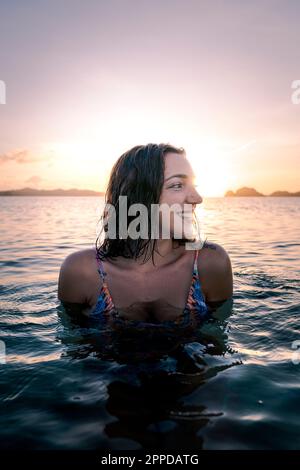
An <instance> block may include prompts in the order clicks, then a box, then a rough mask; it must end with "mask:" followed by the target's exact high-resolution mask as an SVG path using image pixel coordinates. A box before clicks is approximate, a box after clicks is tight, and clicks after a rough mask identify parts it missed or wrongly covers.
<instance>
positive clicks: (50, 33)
mask: <svg viewBox="0 0 300 470" xmlns="http://www.w3.org/2000/svg"><path fill="white" fill-rule="evenodd" d="M299 18H300V2H298V1H297V0H294V1H292V0H290V1H279V0H272V1H262V0H259V1H242V0H223V1H221V0H220V1H216V0H212V1H201V0H197V1H196V0H193V1H191V0H187V1H183V0H180V1H178V0H159V1H157V0H152V1H146V0H110V1H104V0H98V1H96V0H86V1H84V2H83V1H78V0H64V1H58V0H51V1H50V0H49V1H39V0H34V1H33V0H27V1H26V2H25V1H23V0H10V1H9V2H1V4H0V80H1V81H2V82H4V83H5V87H6V104H0V172H1V176H0V190H4V189H16V188H22V187H25V186H26V187H28V186H29V187H34V188H45V189H53V188H58V187H60V188H66V189H67V188H72V187H76V188H82V189H83V188H86V189H94V190H100V191H102V190H105V185H106V183H107V179H108V175H109V171H110V169H111V167H112V165H113V163H114V162H115V160H116V159H117V158H118V157H119V156H120V155H121V154H122V153H123V152H125V151H126V150H128V149H129V148H130V147H132V146H134V145H138V144H147V143H149V142H154V143H160V142H169V143H171V144H173V145H176V146H182V147H184V148H185V150H186V152H187V157H188V158H189V159H190V161H191V163H192V165H193V168H194V170H195V173H196V175H197V178H198V184H199V188H198V189H199V192H200V194H202V195H203V196H222V195H223V194H224V192H225V191H226V190H228V189H233V190H236V189H237V188H239V187H241V186H250V187H254V188H256V189H257V190H258V191H260V192H262V193H264V194H268V193H270V192H272V191H275V190H285V189H286V190H289V191H299V190H300V178H299V176H300V104H299V105H296V104H293V103H292V100H291V95H292V92H293V90H292V88H291V84H292V82H293V81H294V80H300V47H299V44H300V26H299ZM0 101H1V99H0Z"/></svg>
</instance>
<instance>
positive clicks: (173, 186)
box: [170, 183, 182, 189]
mask: <svg viewBox="0 0 300 470" xmlns="http://www.w3.org/2000/svg"><path fill="white" fill-rule="evenodd" d="M170 187H171V188H176V189H180V188H182V183H176V184H173V185H172V186H170Z"/></svg>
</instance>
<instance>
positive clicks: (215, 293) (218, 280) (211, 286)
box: [198, 242, 233, 301]
mask: <svg viewBox="0 0 300 470" xmlns="http://www.w3.org/2000/svg"><path fill="white" fill-rule="evenodd" d="M198 270H199V277H200V280H201V283H202V286H203V290H204V291H205V297H206V299H208V300H214V301H219V300H224V299H227V298H230V297H231V296H232V294H233V278H232V267H231V261H230V257H229V254H228V253H227V251H226V250H225V248H223V247H222V246H221V245H219V244H218V243H214V242H205V243H204V245H203V247H202V249H201V250H200V252H199V257H198Z"/></svg>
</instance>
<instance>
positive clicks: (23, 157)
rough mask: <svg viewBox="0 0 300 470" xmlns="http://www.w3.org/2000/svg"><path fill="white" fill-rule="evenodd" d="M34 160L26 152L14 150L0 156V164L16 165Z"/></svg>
mask: <svg viewBox="0 0 300 470" xmlns="http://www.w3.org/2000/svg"><path fill="white" fill-rule="evenodd" d="M35 160H36V159H35V158H33V157H32V156H31V155H30V154H29V152H28V150H15V151H13V152H8V153H3V154H2V155H0V164H2V165H3V164H4V163H9V162H16V163H31V162H33V161H35Z"/></svg>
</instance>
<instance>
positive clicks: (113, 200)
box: [96, 143, 190, 260]
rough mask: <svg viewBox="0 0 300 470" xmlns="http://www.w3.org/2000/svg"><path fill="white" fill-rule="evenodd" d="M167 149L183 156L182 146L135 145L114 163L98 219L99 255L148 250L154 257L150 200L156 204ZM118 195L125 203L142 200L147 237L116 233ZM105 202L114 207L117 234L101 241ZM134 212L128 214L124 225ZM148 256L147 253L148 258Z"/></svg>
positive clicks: (132, 255)
mask: <svg viewBox="0 0 300 470" xmlns="http://www.w3.org/2000/svg"><path fill="white" fill-rule="evenodd" d="M168 152H172V153H177V154H180V155H183V156H185V154H186V153H185V150H184V149H183V148H182V147H174V146H173V145H170V144H169V143H167V144H152V143H150V144H147V145H137V146H135V147H133V148H131V149H130V150H128V151H127V152H125V153H123V154H122V155H121V156H120V157H119V158H118V160H117V161H116V163H115V164H114V166H113V168H112V170H111V173H110V178H109V182H108V186H107V190H106V193H105V207H104V211H103V214H102V216H101V219H100V220H105V219H106V223H104V224H103V227H102V229H101V232H100V234H99V235H98V237H97V240H96V250H97V255H98V257H99V258H100V259H105V258H115V257H118V256H123V257H124V258H134V259H137V258H139V257H140V256H142V255H143V254H145V255H147V253H149V252H150V255H151V256H152V260H153V253H154V251H155V247H156V243H157V240H156V239H151V236H150V234H151V223H150V218H151V204H159V200H160V195H161V192H162V188H163V183H164V170H165V155H166V154H167V153H168ZM119 196H127V207H130V206H131V205H132V204H136V203H140V204H144V205H145V206H146V207H147V210H148V219H149V220H148V235H149V237H148V238H147V239H142V238H138V239H137V240H134V239H132V238H130V237H127V239H121V238H120V237H119ZM107 204H111V205H112V206H114V208H115V214H116V238H115V239H110V238H108V237H105V239H104V240H103V241H102V242H100V238H101V233H102V231H103V230H104V231H107V228H108V219H107V206H106V205H107ZM135 218H136V216H134V217H133V216H128V217H127V221H128V225H127V228H128V226H129V224H130V222H131V221H132V220H134V219H135ZM187 241H190V240H186V239H178V240H174V239H173V242H176V243H177V244H178V246H180V245H183V244H185V243H186V242H187ZM149 258H150V256H149V257H148V259H149Z"/></svg>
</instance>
